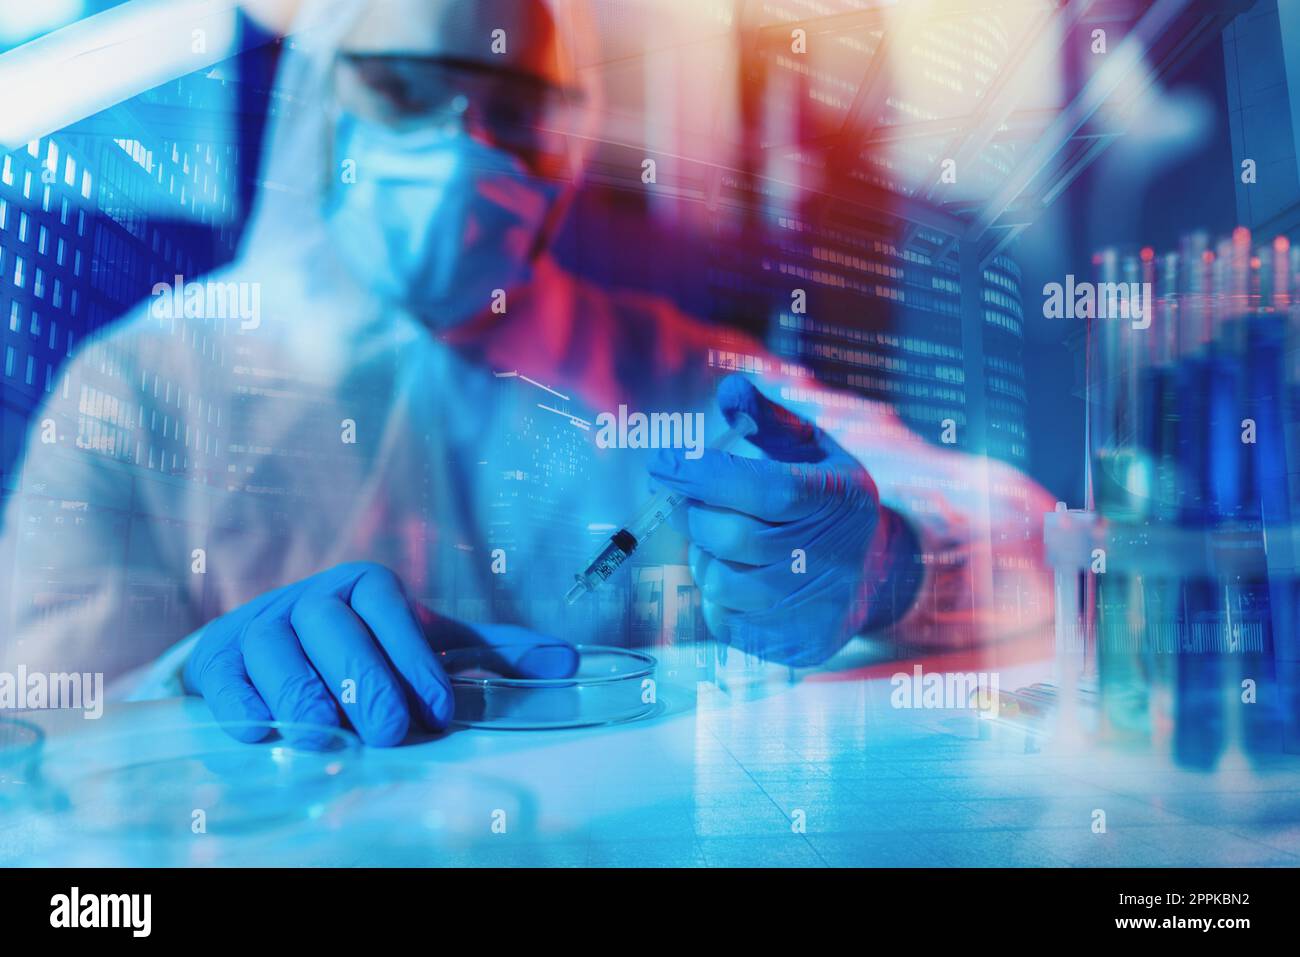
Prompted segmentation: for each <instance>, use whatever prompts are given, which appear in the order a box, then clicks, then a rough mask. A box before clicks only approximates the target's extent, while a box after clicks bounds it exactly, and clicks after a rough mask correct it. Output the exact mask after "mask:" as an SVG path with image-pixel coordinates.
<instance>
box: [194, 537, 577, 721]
mask: <svg viewBox="0 0 1300 957" xmlns="http://www.w3.org/2000/svg"><path fill="white" fill-rule="evenodd" d="M470 646H486V647H490V648H494V649H496V650H497V652H496V653H497V654H498V655H499V661H498V662H494V663H493V664H494V669H493V670H499V671H500V672H501V673H502V674H503V675H505V676H507V677H522V678H564V677H567V676H568V675H570V674H572V673H573V670H574V668H575V667H576V666H577V660H578V658H577V652H576V651H574V650H573V648H572V646H570V645H568V644H567V643H564V642H561V641H558V640H556V639H549V638H547V639H543V638H541V637H540V636H538V635H536V634H534V633H532V632H530V631H528V630H526V629H524V628H520V627H518V626H515V625H477V626H474V627H473V628H471V627H469V626H467V625H463V624H460V623H458V622H454V621H451V620H450V619H446V618H442V617H440V616H437V615H435V614H433V613H432V612H430V611H428V610H427V609H425V608H423V607H421V606H419V605H414V604H412V603H411V602H409V601H408V600H407V597H406V594H405V592H404V590H403V588H402V583H401V581H400V580H399V579H398V577H397V576H396V575H395V574H394V573H393V572H391V571H389V570H388V569H387V568H385V567H383V566H382V565H377V564H373V563H370V562H351V563H348V564H344V565H338V566H336V567H335V568H332V569H330V570H328V571H324V572H321V573H320V574H318V575H313V576H312V577H311V578H307V579H304V580H303V581H300V582H297V583H295V584H292V585H287V586H285V587H283V588H278V589H276V590H275V591H270V592H267V593H266V594H265V595H262V596H260V597H258V598H256V599H254V600H253V601H251V602H249V603H248V604H246V605H243V606H241V607H240V608H237V609H235V610H234V611H232V612H229V613H228V614H226V615H223V616H222V617H220V618H217V619H215V620H213V621H211V622H209V623H208V624H207V626H205V628H204V629H203V633H202V636H201V637H200V638H199V641H198V644H197V645H196V646H195V649H194V653H193V654H192V655H191V656H190V658H189V660H188V661H187V662H186V664H185V668H184V672H183V675H182V678H183V682H184V687H185V690H186V691H188V692H190V693H193V694H200V695H202V696H203V697H204V698H206V699H207V702H208V706H209V707H210V708H211V709H212V713H213V715H214V716H215V717H216V718H217V720H218V721H221V722H240V721H270V720H275V721H285V722H293V723H301V724H313V725H326V726H330V727H338V726H340V724H341V721H342V719H344V718H346V720H347V722H348V723H349V724H350V725H351V726H352V727H353V728H354V729H355V730H356V732H357V733H358V734H359V735H360V736H361V738H362V740H363V741H365V742H366V743H367V744H371V745H380V746H385V745H393V744H398V743H399V742H401V740H402V739H403V738H405V737H406V733H407V731H408V729H409V728H410V726H411V724H412V719H414V721H415V722H416V723H418V724H419V725H420V726H423V727H424V728H425V729H427V730H429V731H440V730H442V729H444V728H446V727H447V725H448V723H449V722H450V721H451V718H452V712H453V705H454V702H453V700H452V691H451V682H450V681H449V680H448V678H447V675H446V673H445V672H444V671H443V668H442V666H441V665H440V664H439V662H438V652H439V651H445V650H449V649H452V648H464V647H470ZM489 660H490V659H489ZM348 691H350V692H351V693H348ZM231 733H232V734H234V735H235V736H236V737H240V738H242V739H245V740H258V739H260V738H261V737H262V736H263V731H262V729H259V728H252V729H241V728H238V727H235V728H232V729H231Z"/></svg>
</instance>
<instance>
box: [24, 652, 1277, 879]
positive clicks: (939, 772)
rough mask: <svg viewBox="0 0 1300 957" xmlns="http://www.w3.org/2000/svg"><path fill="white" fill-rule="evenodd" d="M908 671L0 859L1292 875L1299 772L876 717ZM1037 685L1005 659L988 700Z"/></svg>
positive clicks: (688, 704) (715, 699) (396, 759)
mask: <svg viewBox="0 0 1300 957" xmlns="http://www.w3.org/2000/svg"><path fill="white" fill-rule="evenodd" d="M733 657H734V656H733ZM751 666H752V663H751ZM909 668H910V666H909V665H908V664H900V665H899V666H898V667H897V668H896V669H893V668H888V667H887V668H885V669H883V670H882V669H879V668H876V669H867V670H866V671H865V672H861V673H847V674H846V673H839V674H836V673H830V674H824V673H823V674H817V675H812V676H800V679H799V680H797V681H791V680H790V679H789V678H787V677H785V676H784V672H783V670H782V669H775V668H762V667H760V668H753V667H750V669H749V670H748V671H746V672H745V673H744V674H743V676H742V678H741V679H738V680H730V681H729V680H727V678H726V675H725V673H724V674H722V675H720V676H719V677H718V678H717V679H716V680H713V681H700V682H689V683H682V684H673V683H672V682H671V681H669V682H665V683H662V684H661V686H660V689H661V691H660V693H661V696H662V700H661V702H660V713H658V714H657V715H655V716H653V717H650V718H647V719H643V720H640V721H635V722H630V723H626V724H622V725H616V726H609V727H602V728H594V729H585V730H563V731H522V732H521V731H487V730H479V729H465V730H457V731H454V732H452V733H449V734H446V735H443V736H441V737H439V738H436V739H431V740H425V741H421V742H416V743H410V744H407V745H404V746H401V747H397V748H390V749H364V750H363V751H361V752H360V754H359V756H358V759H357V762H356V763H355V765H351V766H349V770H348V773H347V774H345V775H344V776H343V777H344V778H346V779H347V780H345V781H343V782H341V784H342V787H341V789H340V790H339V791H338V792H337V793H331V795H330V796H329V799H328V800H323V801H322V800H318V799H317V798H316V797H304V799H303V801H302V802H301V803H302V805H303V808H302V813H300V814H297V815H296V816H292V817H290V818H288V819H285V820H278V821H273V822H271V823H268V824H267V825H266V826H264V827H256V828H252V829H251V830H246V831H240V832H237V833H234V834H214V833H212V832H211V831H202V830H201V829H196V828H194V827H192V826H190V825H191V822H190V821H189V820H188V818H187V819H186V820H184V821H181V822H177V823H176V827H175V828H174V830H173V831H172V832H171V833H168V834H165V835H159V834H144V835H133V834H125V833H113V831H112V829H111V828H110V829H109V833H98V834H95V833H82V831H81V830H79V829H77V828H76V827H67V826H64V824H63V823H61V822H62V820H63V819H62V818H61V817H60V814H59V813H57V812H51V811H49V810H42V811H40V812H32V811H23V810H13V809H12V808H11V809H10V811H9V812H8V813H6V814H3V815H0V864H3V863H9V864H37V865H40V864H73V865H80V864H89V865H119V864H120V865H135V864H146V865H148V864H180V865H209V864H211V865H224V864H253V865H277V866H278V865H288V866H293V865H311V866H314V865H342V866H350V865H380V866H383V865H416V866H421V865H543V866H545V865H555V866H574V865H576V866H583V865H587V866H604V865H611V866H613V865H630V866H661V865H668V866H690V865H704V866H732V865H735V866H764V865H767V866H771V865H777V866H781V865H788V866H812V867H823V866H846V865H847V866H904V867H917V866H975V867H986V866H1043V865H1045V866H1180V865H1185V866H1210V865H1222V866H1295V865H1297V864H1300V758H1297V757H1295V756H1285V755H1276V756H1273V757H1265V758H1258V757H1257V758H1254V759H1251V760H1248V759H1247V758H1246V757H1245V756H1244V755H1241V754H1239V753H1237V752H1235V751H1230V752H1229V753H1228V754H1226V755H1225V756H1224V758H1223V760H1222V761H1221V762H1220V764H1219V766H1218V768H1217V769H1216V770H1215V771H1213V772H1209V773H1206V772H1197V771H1191V770H1184V769H1180V768H1178V767H1176V766H1175V765H1174V764H1173V762H1172V761H1171V760H1169V758H1168V757H1167V756H1164V755H1161V754H1160V753H1159V752H1158V749H1152V748H1146V749H1136V750H1127V751H1125V750H1118V749H1115V748H1108V747H1101V746H1099V745H1097V744H1095V743H1093V742H1090V741H1089V740H1088V739H1086V738H1083V739H1079V738H1078V737H1077V736H1074V737H1072V738H1071V739H1070V740H1069V741H1068V742H1067V741H1066V740H1065V738H1066V736H1064V735H1063V736H1060V738H1059V739H1052V740H1047V741H1044V742H1040V743H1035V741H1034V739H1031V738H1029V737H1026V736H1021V735H1016V734H1013V733H1006V732H1004V730H1003V729H1001V728H1000V727H997V726H994V725H991V724H990V723H988V722H984V721H983V720H982V719H981V718H979V717H978V716H976V715H975V714H974V713H972V712H969V711H957V710H926V709H913V710H909V709H899V708H896V707H893V706H891V701H890V697H891V690H892V685H891V683H890V680H889V672H890V671H891V670H909ZM1049 671H1050V666H1049V665H1048V664H1047V663H1045V662H1041V661H1040V662H1029V663H1022V664H1019V665H1017V666H1015V667H1014V668H1012V669H1010V670H1008V671H1005V672H1003V674H1002V687H1003V688H1004V689H1005V688H1006V687H1008V686H1011V685H1016V686H1021V685H1025V684H1028V683H1030V682H1032V681H1035V680H1040V679H1042V678H1043V677H1045V676H1046V674H1047V673H1048V672H1049ZM724 672H725V669H724ZM25 717H27V718H28V719H29V720H33V721H35V722H37V723H39V724H41V725H43V726H44V727H45V730H46V733H47V744H55V745H57V744H58V743H59V742H65V743H66V742H69V741H74V742H75V741H76V740H77V738H76V736H77V735H85V734H87V732H86V731H85V727H86V726H90V725H94V726H95V727H94V729H93V732H92V737H93V735H104V736H106V738H101V739H100V740H106V739H107V737H112V736H115V735H118V734H127V733H137V732H147V733H152V734H160V733H161V734H167V733H169V732H170V731H171V730H172V729H177V728H194V727H199V726H200V725H204V724H207V723H208V722H210V721H211V716H210V715H209V713H208V711H207V708H206V705H205V704H204V702H203V701H201V700H198V699H193V698H189V699H170V700H163V701H152V702H142V703H138V704H119V705H114V706H111V707H110V708H108V709H107V710H106V712H105V714H104V716H103V717H102V718H101V719H100V720H99V721H95V722H89V721H84V720H83V719H82V717H81V716H80V715H79V714H76V713H69V712H44V713H29V714H28V715H26V716H25ZM213 733H215V732H213ZM87 740H88V741H89V740H91V739H90V738H88V739H87ZM79 747H81V748H82V749H83V750H84V751H89V750H93V748H94V745H93V744H82V745H79ZM74 754H75V751H74ZM64 760H67V759H66V757H65V758H64ZM277 797H279V798H283V797H285V795H278V796H277ZM288 797H289V798H291V799H292V798H293V797H294V796H293V795H292V794H290V795H288ZM259 800H260V799H259ZM139 801H140V802H142V803H145V804H147V802H149V801H150V795H149V794H148V793H142V794H140V795H139ZM273 803H274V802H272V804H273ZM1098 811H1100V812H1102V814H1103V815H1104V818H1102V817H1099V815H1098V813H1097V812H1098ZM1099 820H1104V827H1099V825H1098V822H1099Z"/></svg>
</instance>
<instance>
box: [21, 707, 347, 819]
mask: <svg viewBox="0 0 1300 957" xmlns="http://www.w3.org/2000/svg"><path fill="white" fill-rule="evenodd" d="M233 735H238V737H239V739H237V738H236V737H235V736H233ZM259 736H260V737H261V738H262V740H258V741H256V742H254V743H251V744H250V743H245V742H246V741H248V740H249V739H251V738H258V737H259ZM361 755H362V749H361V742H360V741H359V739H358V738H357V737H356V736H355V735H354V734H352V733H351V732H350V731H345V730H342V729H340V728H331V727H321V726H314V725H302V724H288V723H284V722H277V721H241V722H227V723H224V724H220V723H215V722H214V723H199V724H183V725H180V726H177V727H164V728H159V729H154V730H148V731H144V730H139V731H137V730H129V731H100V730H98V729H96V730H93V731H87V732H84V733H76V734H67V735H59V736H58V737H56V738H51V739H49V740H48V741H47V742H46V749H45V755H44V760H43V762H42V776H43V778H44V784H45V787H46V790H47V792H48V796H47V798H46V802H45V803H46V807H45V808H44V811H45V813H46V814H47V815H48V816H49V817H51V818H52V819H54V820H57V822H58V824H59V826H60V827H61V828H63V829H66V830H68V831H72V832H75V833H78V834H83V835H89V836H98V837H111V838H114V839H119V840H131V839H147V840H152V841H156V840H159V839H163V840H167V839H172V838H177V839H180V838H186V839H188V838H191V837H192V836H193V835H195V834H197V833H202V834H208V835H212V836H239V835H245V834H249V833H256V832H260V831H264V830H267V829H270V828H274V827H277V826H281V825H288V824H291V823H293V822H295V821H300V820H303V819H310V818H314V817H317V816H319V815H320V814H321V813H322V811H323V810H324V808H325V807H326V806H328V805H329V804H330V803H331V802H332V801H334V800H335V799H336V798H338V797H339V796H341V795H342V794H344V793H345V792H347V791H348V790H350V789H351V788H352V787H353V786H354V784H355V782H356V780H357V779H359V778H360V776H361Z"/></svg>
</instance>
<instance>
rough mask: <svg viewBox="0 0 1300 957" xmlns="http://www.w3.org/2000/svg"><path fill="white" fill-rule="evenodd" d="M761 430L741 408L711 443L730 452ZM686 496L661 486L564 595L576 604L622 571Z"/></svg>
mask: <svg viewBox="0 0 1300 957" xmlns="http://www.w3.org/2000/svg"><path fill="white" fill-rule="evenodd" d="M757 431H758V426H757V425H755V424H754V420H753V419H752V418H750V417H749V416H748V415H746V414H745V413H744V412H741V413H739V414H738V415H737V416H736V418H735V421H734V422H733V423H732V425H731V428H729V429H727V431H725V432H723V433H722V434H721V435H720V436H718V437H717V439H716V440H714V441H713V442H712V443H710V445H709V448H711V449H717V450H719V451H721V452H726V451H728V450H729V449H730V448H731V447H732V446H733V445H735V444H736V443H737V442H738V441H740V440H741V439H743V438H747V437H749V436H751V435H753V434H754V433H755V432H757ZM685 500H686V496H685V495H684V494H683V493H681V492H674V491H672V490H670V489H660V490H659V491H658V492H656V493H655V494H654V496H653V497H651V499H650V501H649V502H647V503H646V504H645V506H644V507H643V508H642V509H641V511H639V512H637V514H636V517H634V518H633V519H632V520H631V521H630V522H628V523H627V524H626V525H624V526H623V527H622V528H620V529H619V530H618V531H617V532H615V533H614V534H613V535H611V536H610V537H609V538H607V539H606V540H605V543H604V544H603V545H601V547H600V550H599V551H598V552H596V554H595V557H593V558H592V560H591V561H589V562H588V563H587V566H586V568H585V569H584V570H583V571H582V572H580V573H579V574H577V575H574V576H573V577H574V578H575V579H577V580H576V581H575V582H574V583H573V587H572V588H570V589H569V591H568V593H567V594H566V595H565V596H564V599H565V601H566V602H568V604H570V605H572V604H573V603H574V602H576V601H577V600H578V599H579V598H581V597H582V596H583V595H585V594H587V593H588V592H592V591H595V590H596V589H597V588H599V587H600V586H601V584H602V583H604V582H605V581H608V580H609V577H610V576H611V575H613V574H614V572H616V571H618V569H619V566H621V565H622V564H623V563H624V562H625V561H627V559H628V557H629V556H630V555H631V554H632V553H633V552H634V551H636V550H637V548H639V547H640V546H641V543H642V542H644V541H645V540H646V539H647V538H649V537H650V536H651V535H653V534H654V533H655V531H656V530H657V529H658V528H659V526H660V525H662V524H663V523H664V522H666V521H668V516H669V515H671V514H672V513H673V510H674V509H675V508H677V506H678V505H680V504H682V502H683V501H685Z"/></svg>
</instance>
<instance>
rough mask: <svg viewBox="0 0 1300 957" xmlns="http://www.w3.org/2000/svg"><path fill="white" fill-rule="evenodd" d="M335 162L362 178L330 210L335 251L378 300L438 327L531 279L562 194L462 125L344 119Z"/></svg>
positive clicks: (339, 192) (342, 186)
mask: <svg viewBox="0 0 1300 957" xmlns="http://www.w3.org/2000/svg"><path fill="white" fill-rule="evenodd" d="M335 156H336V162H338V163H345V162H346V161H347V160H352V161H353V162H354V163H355V172H356V182H347V183H339V184H338V185H337V186H336V187H335V189H334V191H333V195H332V196H331V197H330V198H329V200H328V202H327V204H326V209H325V217H326V222H327V224H328V228H329V232H330V237H331V239H332V241H333V244H334V247H335V249H336V250H337V251H338V252H339V254H340V255H341V256H342V257H343V259H344V261H345V262H346V263H347V264H348V265H349V266H350V267H351V268H352V270H353V272H354V273H355V275H356V276H357V277H358V278H359V279H360V280H361V281H362V283H363V284H364V285H365V286H366V287H367V288H368V289H370V290H371V291H373V293H374V294H375V295H377V296H379V297H380V298H382V299H384V300H386V301H389V302H395V303H400V304H402V305H404V306H407V307H409V308H410V309H411V310H412V311H413V312H415V313H416V314H417V315H419V316H420V317H421V318H422V319H424V320H425V321H426V322H427V323H428V324H429V325H431V326H434V327H436V328H445V327H448V326H452V325H455V324H456V323H459V322H462V321H464V320H465V319H468V318H469V317H471V316H473V315H476V314H478V313H481V312H483V311H485V310H486V309H488V308H489V306H490V305H491V297H492V294H493V290H495V289H508V288H510V287H511V286H513V285H517V284H518V283H520V282H522V281H523V280H525V279H526V278H527V276H528V273H529V268H530V265H531V262H530V260H531V258H532V256H533V254H534V252H535V248H536V244H537V241H538V238H539V236H540V234H541V231H542V228H543V226H544V225H545V222H546V219H547V216H548V214H549V212H550V210H551V208H552V207H553V205H554V204H555V201H556V199H557V198H558V196H559V192H560V190H559V187H558V186H556V185H554V184H552V183H548V182H545V181H543V180H540V179H538V178H537V177H535V176H533V175H531V174H529V173H528V172H527V171H526V169H525V168H524V166H523V164H522V163H521V162H520V161H519V160H518V159H517V158H515V157H514V156H512V155H510V154H509V153H505V152H502V151H500V150H496V149H493V148H492V147H490V146H486V145H484V144H482V143H479V142H478V141H476V140H474V139H472V138H471V137H469V136H467V135H466V134H465V133H464V132H463V131H461V130H460V129H459V128H458V127H455V126H452V127H450V128H448V129H437V128H433V127H425V128H421V129H418V130H415V131H398V130H394V129H390V128H389V127H386V126H383V125H380V124H375V123H371V122H367V121H365V120H362V119H359V118H357V117H355V116H351V115H344V116H343V117H342V118H341V119H340V122H339V125H338V132H337V139H336V154H335ZM336 168H339V167H336Z"/></svg>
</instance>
